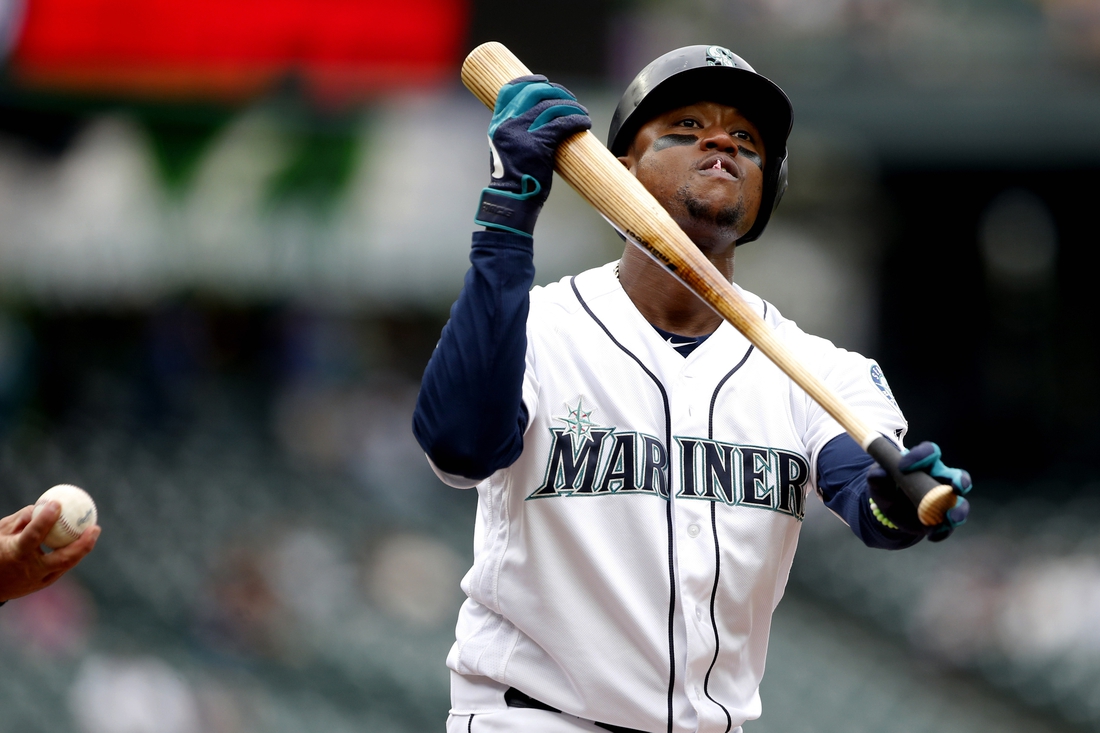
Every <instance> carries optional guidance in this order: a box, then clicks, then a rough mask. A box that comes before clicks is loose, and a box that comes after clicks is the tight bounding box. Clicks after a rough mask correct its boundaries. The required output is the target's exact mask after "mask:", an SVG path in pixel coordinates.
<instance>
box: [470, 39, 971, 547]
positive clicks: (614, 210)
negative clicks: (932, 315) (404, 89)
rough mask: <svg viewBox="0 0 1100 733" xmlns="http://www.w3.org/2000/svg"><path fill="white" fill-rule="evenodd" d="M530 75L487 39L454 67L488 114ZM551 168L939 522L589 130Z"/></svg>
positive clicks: (917, 480)
mask: <svg viewBox="0 0 1100 733" xmlns="http://www.w3.org/2000/svg"><path fill="white" fill-rule="evenodd" d="M530 73H531V71H530V70H529V69H528V68H527V67H526V66H524V65H523V63H522V62H521V61H520V60H519V59H518V58H516V57H515V56H514V55H513V54H512V52H511V51H509V50H508V49H507V48H505V47H504V46H503V45H502V44H500V43H496V42H495V41H490V42H489V43H483V44H482V45H480V46H478V47H477V48H475V49H474V50H473V51H471V52H470V55H469V56H467V57H466V61H465V62H464V63H463V64H462V83H463V84H465V85H466V86H467V88H469V90H470V91H471V92H473V93H474V96H476V97H477V98H478V99H480V100H481V101H482V102H484V103H485V105H486V106H488V107H489V108H490V109H492V108H493V106H494V105H495V104H496V98H497V93H498V92H499V91H500V88H501V87H502V86H504V85H505V84H507V83H508V82H509V81H511V80H512V79H515V78H516V77H519V76H526V75H528V74H530ZM555 169H556V170H557V172H558V174H559V175H560V176H561V177H562V178H564V179H565V181H566V182H567V183H569V185H570V186H572V187H573V188H574V189H576V191H577V193H579V194H580V195H581V196H583V197H584V198H585V199H586V200H587V201H588V203H590V204H592V205H593V206H594V207H596V210H597V211H599V212H600V213H601V214H603V215H604V216H605V217H607V219H608V220H609V221H611V222H612V223H613V224H614V225H615V226H616V227H618V228H619V230H620V231H622V232H623V233H624V234H625V235H626V236H627V237H628V238H629V239H631V240H632V241H633V242H634V244H636V245H638V246H639V247H641V248H642V249H643V250H645V251H646V252H647V253H648V254H650V255H651V256H653V257H654V258H655V259H657V260H658V261H659V262H661V263H662V264H663V265H664V266H665V267H666V268H667V269H668V270H669V272H671V273H672V274H673V275H674V276H676V277H677V278H678V279H679V280H680V281H681V282H682V283H684V285H686V286H687V287H688V288H689V289H690V290H692V292H694V293H695V294H696V295H698V296H699V297H700V298H702V299H703V301H704V302H705V303H707V305H709V306H710V307H711V308H713V309H714V310H715V311H717V312H718V314H719V315H720V316H722V317H723V318H724V319H726V320H727V321H729V322H730V323H731V324H732V325H733V327H734V328H736V329H737V330H738V331H740V332H741V333H742V334H744V335H745V338H747V339H748V340H749V342H750V343H752V344H753V345H754V346H756V348H758V349H760V351H762V352H763V353H764V354H765V355H766V356H767V357H768V358H769V359H771V360H772V361H773V362H774V363H775V364H776V366H778V367H779V368H780V369H782V370H783V372H784V373H786V374H787V376H789V377H790V378H791V379H792V380H794V382H795V384H797V385H798V386H799V387H801V388H802V389H803V390H805V391H806V393H807V394H809V395H810V397H811V398H812V399H813V400H814V401H815V402H817V403H818V404H819V405H821V406H822V407H823V408H824V409H825V411H826V412H828V413H829V414H830V415H831V416H832V417H833V418H834V419H835V420H836V421H837V422H838V423H840V425H841V426H842V427H843V428H844V429H845V430H846V431H847V432H848V434H849V435H851V436H852V438H853V439H854V440H855V441H856V442H857V443H859V444H860V446H862V447H863V449H864V450H865V451H867V452H868V453H869V454H870V455H871V457H873V458H874V459H875V461H877V462H878V464H879V465H880V466H882V467H883V468H885V469H886V470H887V471H888V472H889V473H890V474H891V476H892V477H893V479H894V480H895V481H896V482H897V483H898V485H899V486H900V487H901V488H902V490H903V491H904V492H905V495H906V496H907V497H908V498H909V499H910V501H912V502H913V505H914V506H916V507H917V516H918V517H919V518H920V521H921V522H922V523H923V524H925V525H927V526H935V525H937V524H939V523H940V522H942V521H943V518H944V515H945V514H946V512H947V511H948V510H949V509H951V508H952V507H953V506H954V505H955V492H954V490H953V489H952V488H951V487H950V486H945V485H943V484H939V483H938V482H937V481H936V480H935V479H934V478H932V477H931V476H929V475H928V474H926V473H924V472H915V473H910V474H902V473H901V471H900V470H899V469H898V459H899V458H900V457H901V452H900V451H899V450H898V448H897V446H896V445H894V443H893V442H891V441H890V440H888V439H887V438H885V437H883V436H882V435H880V434H878V433H876V432H874V431H873V430H871V429H870V428H869V427H868V426H867V424H866V423H864V422H863V420H861V419H860V418H859V417H858V416H857V415H856V414H855V413H854V412H853V411H852V410H851V408H849V407H848V406H847V405H846V404H844V403H843V402H842V401H841V400H840V398H839V397H837V396H836V394H834V393H833V391H832V390H831V389H829V388H828V387H826V386H825V384H824V383H823V382H822V381H821V380H820V379H818V378H817V377H816V376H815V375H814V374H813V373H811V372H810V371H809V370H808V369H807V368H806V367H805V366H803V364H802V363H801V362H800V361H799V360H798V359H797V358H796V357H795V356H794V354H792V353H791V352H790V350H788V349H787V347H786V346H784V345H783V343H782V342H780V341H779V339H778V338H776V336H775V333H774V332H773V331H772V330H771V328H770V327H769V326H768V325H767V324H766V323H765V322H764V320H763V319H762V318H760V317H759V316H758V315H756V313H755V312H753V310H752V308H751V307H750V306H749V304H748V303H746V302H745V300H744V299H743V298H742V297H741V296H740V295H738V293H737V291H736V290H735V289H734V288H733V286H732V285H731V284H730V283H729V281H728V280H726V278H725V277H723V276H722V274H721V273H720V272H718V269H717V268H715V267H714V265H712V264H711V262H710V260H708V259H707V258H706V257H704V256H703V254H702V252H700V251H699V248H698V247H696V246H695V244H694V243H693V242H692V241H691V240H690V239H689V238H688V236H687V235H686V234H684V232H683V230H682V229H680V227H679V225H677V224H676V222H675V221H673V220H672V217H671V216H669V214H668V212H667V211H665V209H664V207H662V206H661V205H660V204H659V203H657V200H656V199H655V198H653V196H652V195H651V194H650V193H649V191H647V190H646V188H645V187H644V186H643V185H642V184H641V183H639V181H638V179H637V178H635V177H634V176H633V175H632V174H631V173H630V172H629V171H628V170H627V169H626V168H625V167H624V166H623V164H622V163H620V162H619V161H618V160H617V159H616V158H615V156H613V155H612V154H611V152H610V151H609V150H608V149H607V148H606V147H604V145H603V143H601V142H600V141H599V140H598V139H596V137H595V136H594V135H593V134H592V133H591V132H582V133H578V134H577V135H574V136H573V137H571V138H569V139H568V140H566V141H565V142H564V143H562V145H561V147H560V148H558V155H557V162H556V166H555Z"/></svg>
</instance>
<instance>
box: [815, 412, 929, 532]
mask: <svg viewBox="0 0 1100 733" xmlns="http://www.w3.org/2000/svg"><path fill="white" fill-rule="evenodd" d="M873 463H874V459H873V458H871V456H869V455H867V453H866V451H864V450H863V449H862V448H860V447H859V444H858V443H856V442H855V441H854V440H852V438H851V437H850V436H848V435H847V434H846V433H842V434H841V435H838V436H836V437H835V438H833V439H832V440H830V441H829V442H828V443H826V444H825V446H824V447H823V448H822V449H821V451H820V452H819V453H818V456H817V461H816V464H817V491H818V493H819V494H820V495H821V500H822V501H823V502H825V506H826V507H828V508H829V510H830V511H832V512H833V513H834V514H836V515H837V516H838V517H840V518H841V519H842V520H844V523H845V524H847V525H848V527H849V528H851V530H852V532H853V533H854V534H855V536H856V537H859V538H860V539H861V540H863V543H864V544H865V545H867V546H868V547H878V548H882V549H886V550H900V549H902V548H905V547H909V546H911V545H914V544H916V543H917V542H919V541H920V539H921V536H920V535H918V534H913V533H911V532H906V531H905V530H902V529H890V528H889V527H886V526H885V525H883V524H882V522H880V521H878V520H877V519H875V517H874V514H873V513H872V511H871V504H870V498H871V493H870V487H869V486H868V484H867V469H868V468H870V467H871V465H872V464H873Z"/></svg>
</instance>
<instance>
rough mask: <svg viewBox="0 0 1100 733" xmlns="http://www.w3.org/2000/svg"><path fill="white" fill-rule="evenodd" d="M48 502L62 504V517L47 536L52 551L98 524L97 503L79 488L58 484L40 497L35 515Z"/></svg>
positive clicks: (48, 545)
mask: <svg viewBox="0 0 1100 733" xmlns="http://www.w3.org/2000/svg"><path fill="white" fill-rule="evenodd" d="M48 501H56V502H59V503H60V504H61V516H60V517H59V518H58V520H57V522H56V523H55V524H54V526H53V527H52V528H51V529H50V533H49V534H48V535H46V541H45V543H44V544H45V545H46V547H49V548H50V549H52V550H56V549H58V548H59V547H64V546H65V545H67V544H69V543H70V542H72V541H73V540H75V539H76V538H77V537H79V536H80V535H81V533H83V532H84V530H85V529H87V528H88V527H92V526H94V525H95V523H96V519H97V518H98V515H97V514H96V510H95V502H94V501H92V497H91V496H89V495H88V492H87V491H85V490H84V489H82V488H80V487H79V486H73V485H71V484H58V485H57V486H54V487H53V488H52V489H47V490H46V493H44V494H42V496H40V497H38V501H36V502H35V503H34V515H35V516H37V515H38V512H39V511H41V507H43V506H44V505H45V504H46V502H48Z"/></svg>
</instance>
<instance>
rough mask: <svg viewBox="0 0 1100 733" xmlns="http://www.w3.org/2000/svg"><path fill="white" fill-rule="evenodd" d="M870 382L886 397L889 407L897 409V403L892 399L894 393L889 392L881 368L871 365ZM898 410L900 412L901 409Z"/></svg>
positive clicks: (888, 386)
mask: <svg viewBox="0 0 1100 733" xmlns="http://www.w3.org/2000/svg"><path fill="white" fill-rule="evenodd" d="M871 381H872V382H874V383H875V386H876V387H878V388H879V389H880V390H881V391H882V393H883V394H884V395H886V399H888V400H889V401H890V404H891V405H893V406H894V407H898V401H897V400H895V399H894V393H893V392H891V391H890V385H889V384H888V383H887V381H886V375H884V374H883V373H882V367H880V366H879V365H878V364H872V365H871ZM898 409H899V410H900V409H901V408H900V407H898Z"/></svg>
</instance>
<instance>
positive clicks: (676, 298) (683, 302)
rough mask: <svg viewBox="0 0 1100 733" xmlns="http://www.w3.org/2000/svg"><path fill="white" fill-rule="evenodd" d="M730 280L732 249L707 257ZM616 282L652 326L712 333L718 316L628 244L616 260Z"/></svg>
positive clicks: (688, 333)
mask: <svg viewBox="0 0 1100 733" xmlns="http://www.w3.org/2000/svg"><path fill="white" fill-rule="evenodd" d="M709 259H710V260H711V262H712V263H714V265H715V267H717V268H718V271H719V272H721V273H722V274H723V275H725V276H726V278H727V279H729V280H730V281H731V282H732V281H733V249H732V248H731V249H730V250H729V253H728V255H727V256H724V257H721V258H718V259H717V260H716V259H715V258H709ZM619 281H620V282H621V283H622V285H623V290H625V291H626V294H627V296H628V297H629V298H630V300H631V302H633V303H634V307H635V308H637V309H638V312H639V313H641V314H642V317H643V318H645V319H646V320H647V321H649V322H650V323H651V324H653V325H654V326H657V327H658V328H661V329H663V330H665V331H669V332H671V333H676V334H680V335H681V336H705V335H706V334H708V333H714V331H715V330H716V329H717V328H718V326H720V325H721V323H722V318H721V316H719V315H718V314H717V313H715V312H714V311H713V310H712V309H711V308H710V306H708V305H706V304H705V303H703V301H701V300H700V299H699V297H698V296H697V295H695V293H693V292H691V291H690V290H688V289H687V288H686V287H684V286H683V285H682V284H681V283H680V281H679V280H677V279H676V278H675V277H673V276H672V275H671V274H670V273H669V272H668V271H667V270H665V269H664V268H663V267H661V266H660V265H659V264H657V263H656V262H654V261H653V259H651V258H650V257H649V256H647V255H646V254H644V253H643V252H642V251H641V250H639V249H638V248H637V247H635V246H634V245H632V244H628V245H627V246H626V249H625V251H624V252H623V258H622V260H621V261H620V263H619Z"/></svg>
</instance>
